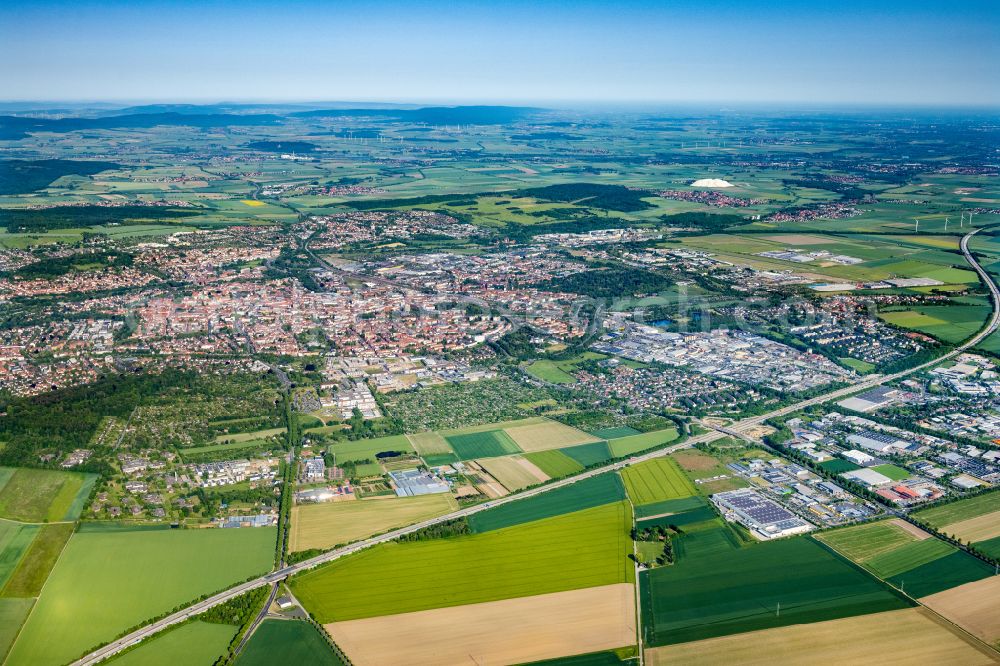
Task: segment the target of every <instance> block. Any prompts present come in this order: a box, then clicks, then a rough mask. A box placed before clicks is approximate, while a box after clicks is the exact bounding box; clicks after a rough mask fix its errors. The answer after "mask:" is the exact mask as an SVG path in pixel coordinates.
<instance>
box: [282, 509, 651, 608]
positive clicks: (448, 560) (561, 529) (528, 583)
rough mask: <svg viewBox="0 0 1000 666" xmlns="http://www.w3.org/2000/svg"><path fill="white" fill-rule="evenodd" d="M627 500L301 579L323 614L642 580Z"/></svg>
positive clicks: (417, 546)
mask: <svg viewBox="0 0 1000 666" xmlns="http://www.w3.org/2000/svg"><path fill="white" fill-rule="evenodd" d="M631 526H632V516H631V513H630V511H629V507H628V505H627V504H625V503H623V502H617V503H614V504H608V505H606V506H601V507H597V508H593V509H588V510H586V511H580V512H577V513H573V514H569V515H566V516H560V517H557V518H551V519H548V520H540V521H537V522H534V523H530V524H527V525H519V526H516V527H512V528H507V529H502V530H495V531H492V532H486V533H482V534H473V535H469V536H460V537H452V538H447V539H433V540H430V541H416V542H407V543H398V542H392V543H387V544H382V545H379V546H376V547H374V548H370V549H368V550H365V551H362V552H360V553H358V554H357V555H353V556H351V557H349V558H345V559H343V560H340V561H336V562H333V563H331V564H329V565H326V566H323V567H320V568H318V569H315V570H312V571H309V572H307V573H304V574H302V575H300V576H297V577H296V578H293V579H292V583H291V587H292V591H293V592H294V593H295V595H296V596H297V597H298V599H299V600H300V601H301V602H302V603H303V604H304V605H305V607H306V608H307V609H308V610H309V611H310V612H311V613H313V614H314V616H315V617H316V618H317V619H318V620H319V621H320V622H323V623H327V622H335V621H343V620H355V619H359V618H364V617H376V616H380V615H391V614H396V613H408V612H414V611H420V610H428V609H431V608H446V607H449V606H460V605H463V604H471V603H483V602H487V601H497V600H499V599H510V598H515V597H522V596H529V595H534V594H546V593H549V592H561V591H564V590H572V589H578V588H584V587H596V586H599V585H610V584H612V583H624V582H632V578H633V568H632V564H631V562H630V561H629V560H628V558H627V554H628V553H629V552H631V550H632V542H631V539H630V538H629V534H628V531H629V529H630V528H631Z"/></svg>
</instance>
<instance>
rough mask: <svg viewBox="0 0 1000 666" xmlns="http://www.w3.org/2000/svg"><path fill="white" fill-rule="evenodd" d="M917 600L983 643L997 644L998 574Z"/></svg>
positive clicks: (999, 636) (999, 641)
mask: <svg viewBox="0 0 1000 666" xmlns="http://www.w3.org/2000/svg"><path fill="white" fill-rule="evenodd" d="M920 602H921V603H922V604H924V605H925V606H927V607H928V608H930V609H932V610H934V611H936V612H938V613H940V614H941V615H943V616H944V617H946V618H947V619H949V620H951V621H952V622H954V623H955V624H957V625H958V626H960V627H962V628H963V629H965V630H966V631H968V632H969V633H970V634H972V635H973V636H976V637H978V638H979V639H980V640H982V641H983V642H985V643H986V644H988V645H992V646H994V647H1000V576H991V577H989V578H984V579H983V580H979V581H975V582H972V583H966V584H964V585H959V586H957V587H953V588H951V589H950V590H944V591H942V592H937V593H935V594H931V595H929V596H926V597H923V598H921V599H920Z"/></svg>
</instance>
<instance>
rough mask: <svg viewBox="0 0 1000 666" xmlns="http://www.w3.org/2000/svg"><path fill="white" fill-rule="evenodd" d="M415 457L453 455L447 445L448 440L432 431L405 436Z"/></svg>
mask: <svg viewBox="0 0 1000 666" xmlns="http://www.w3.org/2000/svg"><path fill="white" fill-rule="evenodd" d="M406 437H407V439H409V440H410V443H411V444H412V445H413V449H414V450H415V451H416V452H417V455H420V456H426V455H440V454H449V453H454V451H452V449H451V447H450V446H449V445H448V440H446V439H445V438H444V437H442V436H441V435H439V434H438V433H436V432H434V431H429V432H420V433H416V434H412V435H407V436H406Z"/></svg>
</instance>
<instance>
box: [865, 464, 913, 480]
mask: <svg viewBox="0 0 1000 666" xmlns="http://www.w3.org/2000/svg"><path fill="white" fill-rule="evenodd" d="M872 469H873V470H874V471H876V472H878V473H879V474H884V475H886V476H887V477H889V478H890V479H892V480H893V481H902V480H903V479H908V478H910V473H909V472H907V471H906V470H905V469H903V468H902V467H898V466H896V465H876V466H875V467H872Z"/></svg>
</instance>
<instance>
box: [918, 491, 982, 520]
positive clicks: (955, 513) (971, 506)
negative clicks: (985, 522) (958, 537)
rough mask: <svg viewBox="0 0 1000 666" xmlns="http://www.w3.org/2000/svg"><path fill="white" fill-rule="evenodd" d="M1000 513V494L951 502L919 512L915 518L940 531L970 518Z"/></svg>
mask: <svg viewBox="0 0 1000 666" xmlns="http://www.w3.org/2000/svg"><path fill="white" fill-rule="evenodd" d="M995 511H1000V492H992V493H984V494H982V495H977V496H976V497H970V498H969V499H964V500H959V501H957V502H949V503H948V504H944V505H942V506H935V507H932V508H930V509H924V510H923V511H917V512H915V513H914V514H913V516H914V517H915V518H917V519H919V520H922V521H924V522H925V523H927V524H929V525H933V526H934V527H936V528H938V529H942V528H945V527H947V526H948V525H953V524H955V523H958V522H960V521H963V520H968V519H969V518H976V517H978V516H984V515H986V514H988V513H993V512H995Z"/></svg>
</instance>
